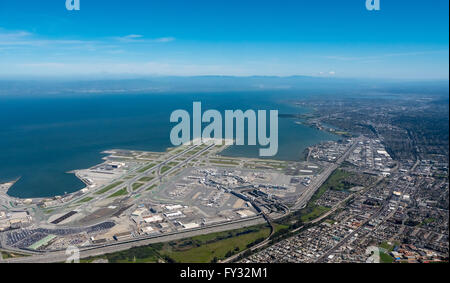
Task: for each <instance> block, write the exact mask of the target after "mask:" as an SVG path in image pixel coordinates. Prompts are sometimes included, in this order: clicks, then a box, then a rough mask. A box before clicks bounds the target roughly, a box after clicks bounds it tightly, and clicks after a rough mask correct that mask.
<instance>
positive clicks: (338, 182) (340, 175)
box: [277, 169, 350, 226]
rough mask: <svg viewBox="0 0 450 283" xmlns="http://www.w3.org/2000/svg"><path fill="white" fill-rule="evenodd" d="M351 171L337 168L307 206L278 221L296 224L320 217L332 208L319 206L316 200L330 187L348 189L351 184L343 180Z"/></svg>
mask: <svg viewBox="0 0 450 283" xmlns="http://www.w3.org/2000/svg"><path fill="white" fill-rule="evenodd" d="M349 175H350V173H348V172H346V171H343V170H340V169H337V170H335V171H334V172H333V173H332V174H331V176H330V177H328V179H327V180H326V181H325V183H323V184H322V186H320V188H319V189H317V191H316V192H315V193H314V195H313V196H312V197H311V199H310V200H309V202H308V204H307V206H306V207H305V208H303V209H301V210H299V211H296V212H294V213H292V214H291V215H289V216H287V217H284V218H282V219H281V220H279V221H277V222H278V223H283V224H288V225H293V226H296V225H298V224H299V223H301V222H303V223H304V222H309V221H311V220H314V219H315V218H318V217H320V216H321V215H323V214H324V213H326V212H327V211H329V210H330V208H328V207H324V206H319V205H317V204H316V201H317V200H318V199H319V198H320V197H321V196H322V195H323V194H324V193H325V192H326V191H327V190H329V189H335V188H336V189H338V190H339V189H347V187H349V185H347V184H344V182H343V180H344V179H345V178H347V177H348V176H349Z"/></svg>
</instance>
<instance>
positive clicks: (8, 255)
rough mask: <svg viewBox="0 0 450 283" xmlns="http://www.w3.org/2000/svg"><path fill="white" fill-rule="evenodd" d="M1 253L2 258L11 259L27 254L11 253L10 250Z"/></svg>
mask: <svg viewBox="0 0 450 283" xmlns="http://www.w3.org/2000/svg"><path fill="white" fill-rule="evenodd" d="M0 252H1V253H2V258H3V259H11V258H17V257H24V256H29V255H26V254H21V253H12V252H6V251H1V250H0Z"/></svg>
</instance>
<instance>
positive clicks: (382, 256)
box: [380, 252, 394, 263]
mask: <svg viewBox="0 0 450 283" xmlns="http://www.w3.org/2000/svg"><path fill="white" fill-rule="evenodd" d="M393 261H394V258H392V257H391V256H390V255H389V254H387V253H384V252H380V262H381V263H392V262H393Z"/></svg>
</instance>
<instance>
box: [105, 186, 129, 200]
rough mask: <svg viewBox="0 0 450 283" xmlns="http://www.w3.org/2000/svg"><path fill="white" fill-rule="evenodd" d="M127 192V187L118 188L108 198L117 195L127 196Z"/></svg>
mask: <svg viewBox="0 0 450 283" xmlns="http://www.w3.org/2000/svg"><path fill="white" fill-rule="evenodd" d="M127 194H128V192H127V189H126V188H123V189H120V190H118V191H117V192H115V193H114V194H112V195H110V196H109V197H108V198H115V197H120V196H125V195H127Z"/></svg>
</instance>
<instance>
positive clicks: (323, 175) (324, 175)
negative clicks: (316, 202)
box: [291, 140, 358, 210]
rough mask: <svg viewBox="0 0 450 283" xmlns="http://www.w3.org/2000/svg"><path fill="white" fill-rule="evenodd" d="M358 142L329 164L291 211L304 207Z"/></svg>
mask: <svg viewBox="0 0 450 283" xmlns="http://www.w3.org/2000/svg"><path fill="white" fill-rule="evenodd" d="M357 143H358V140H355V141H354V143H353V144H352V145H351V146H350V147H349V148H348V149H347V151H346V152H345V153H344V154H343V155H342V156H341V157H340V158H339V159H338V160H337V161H336V163H333V164H331V165H330V166H329V167H327V168H326V169H325V170H324V171H323V172H322V173H321V174H320V175H319V176H318V177H317V178H316V179H315V180H314V181H313V182H312V183H311V184H310V185H309V187H308V189H306V191H305V192H304V193H303V194H302V195H301V196H300V197H299V198H298V200H297V201H296V203H295V204H294V205H293V206H292V208H291V210H299V209H302V208H304V207H305V206H306V204H307V203H308V202H309V200H310V199H311V197H312V196H313V195H314V193H315V192H316V191H317V190H318V189H319V188H320V187H321V186H322V185H323V183H325V181H326V180H327V179H328V178H329V177H330V175H331V174H332V173H333V172H334V171H335V170H336V169H337V168H338V167H339V165H341V163H342V162H344V160H345V159H346V158H347V157H348V155H349V154H350V153H351V152H352V151H353V150H354V149H355V147H356V146H357Z"/></svg>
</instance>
